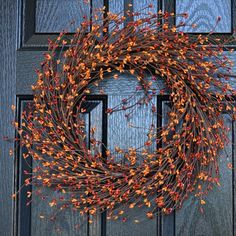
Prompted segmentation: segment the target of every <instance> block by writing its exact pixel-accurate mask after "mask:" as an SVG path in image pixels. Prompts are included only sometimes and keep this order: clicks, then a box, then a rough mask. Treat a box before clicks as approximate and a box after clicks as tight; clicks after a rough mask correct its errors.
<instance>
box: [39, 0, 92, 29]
mask: <svg viewBox="0 0 236 236" xmlns="http://www.w3.org/2000/svg"><path fill="white" fill-rule="evenodd" d="M84 16H86V17H87V19H89V17H90V4H85V3H84V2H83V0H66V1H65V0H37V1H36V24H35V26H36V29H35V30H36V32H37V33H46V32H50V33H51V32H53V33H54V32H61V31H62V30H67V31H68V32H75V31H76V28H77V27H78V26H79V25H80V23H81V22H82V21H83V17H84Z"/></svg>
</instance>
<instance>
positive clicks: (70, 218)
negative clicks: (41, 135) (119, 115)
mask: <svg viewBox="0 0 236 236" xmlns="http://www.w3.org/2000/svg"><path fill="white" fill-rule="evenodd" d="M91 102H93V103H94V102H95V103H96V104H98V105H97V106H96V107H95V108H94V109H93V110H92V111H91V112H89V113H86V114H85V115H84V119H85V122H86V124H85V126H86V128H85V130H86V133H87V139H86V140H87V141H86V142H87V144H88V145H89V140H90V138H89V136H90V132H89V131H90V129H91V128H92V127H96V132H95V134H94V135H95V138H96V140H98V141H101V140H102V122H101V121H102V116H103V115H102V108H103V104H102V102H101V101H91ZM91 102H90V103H91ZM100 148H101V147H100ZM22 158H23V157H22ZM34 163H35V166H34V167H36V166H37V163H36V162H34ZM34 189H35V190H37V188H36V187H34ZM44 194H45V195H46V196H48V197H47V199H46V200H44V201H42V200H41V199H40V197H38V196H36V195H34V196H33V197H32V204H31V235H35V236H51V235H52V236H53V235H55V236H56V235H58V233H60V234H63V235H65V236H74V235H78V234H79V235H81V236H87V235H90V236H97V235H100V234H101V218H100V215H99V214H97V215H95V216H90V220H92V223H88V221H87V220H88V216H86V215H85V216H81V215H80V214H79V211H73V210H72V209H67V210H64V211H58V210H57V209H56V208H51V207H50V206H49V202H50V201H51V200H52V199H54V198H55V199H58V198H59V196H65V195H63V194H60V193H57V192H55V191H54V190H53V189H44ZM54 215H55V220H53V221H52V220H50V217H52V216H54ZM40 216H43V217H45V218H43V219H41V218H40ZM38 229H40V230H38Z"/></svg>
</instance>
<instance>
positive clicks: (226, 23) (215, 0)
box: [176, 0, 231, 33]
mask: <svg viewBox="0 0 236 236" xmlns="http://www.w3.org/2000/svg"><path fill="white" fill-rule="evenodd" d="M184 12H187V13H188V14H189V18H188V19H187V20H185V19H183V18H182V17H178V18H177V21H176V23H177V24H179V23H180V22H181V21H184V22H186V23H187V24H188V25H189V24H190V25H191V24H197V28H195V29H193V28H192V27H191V26H185V27H183V28H182V27H181V30H183V31H185V32H197V33H200V32H201V33H204V32H209V31H212V30H213V31H214V32H217V33H229V32H231V0H208V1H205V0H176V13H177V14H180V13H184ZM218 16H220V17H221V21H220V22H219V24H218V25H217V26H216V28H215V29H214V27H215V25H216V21H217V17H218Z"/></svg>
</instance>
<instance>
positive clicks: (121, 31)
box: [19, 9, 235, 219]
mask: <svg viewBox="0 0 236 236" xmlns="http://www.w3.org/2000/svg"><path fill="white" fill-rule="evenodd" d="M101 11H102V13H103V11H104V9H102V10H101ZM98 15H99V14H98ZM130 16H132V17H134V18H135V19H134V20H133V21H132V22H128V23H127V22H126V17H124V16H122V15H119V14H112V13H110V12H108V13H107V16H106V18H105V19H104V20H103V21H101V20H99V17H98V16H95V17H94V19H93V22H91V21H90V20H86V19H85V21H84V22H83V23H82V24H81V27H80V28H78V30H77V32H76V33H75V34H74V35H73V37H72V38H71V39H68V37H67V33H66V32H63V33H61V34H60V36H59V37H58V38H57V39H56V40H55V41H50V42H49V52H48V53H46V54H45V59H44V61H43V62H42V63H41V68H40V69H39V70H37V75H38V79H37V83H36V84H35V85H34V86H32V89H33V91H34V99H33V104H31V107H30V108H28V109H27V111H25V112H23V114H22V119H23V122H22V126H21V128H19V133H20V135H21V145H22V146H23V147H26V149H27V153H25V154H24V158H29V157H32V158H33V160H35V161H37V162H38V163H39V165H38V166H36V167H34V168H33V170H32V171H33V174H32V175H30V176H29V178H27V179H26V181H25V185H29V184H36V185H37V186H42V187H43V188H53V189H55V191H58V192H61V193H62V194H63V193H71V194H69V195H67V197H65V198H63V197H60V199H52V201H51V202H50V205H51V206H60V209H64V208H67V207H69V206H70V207H72V208H74V209H78V210H79V212H80V213H81V214H87V213H89V214H95V213H98V212H103V211H105V210H106V211H107V218H108V219H110V218H112V219H117V218H122V217H123V216H122V215H123V214H124V209H125V207H129V208H134V207H136V206H137V207H141V206H146V207H147V208H148V212H147V216H148V217H149V218H153V216H154V215H155V214H156V213H159V212H162V213H165V214H169V213H171V212H172V211H173V210H174V209H177V208H180V207H181V206H182V203H183V201H184V199H186V198H187V197H188V195H189V194H190V193H191V192H193V191H195V196H197V197H198V198H199V201H200V204H201V205H204V204H205V201H204V196H205V194H206V193H207V192H208V191H209V190H211V189H212V187H213V186H214V185H216V184H219V167H218V157H219V152H220V151H221V150H223V149H224V146H225V143H226V142H227V131H228V130H227V128H226V127H225V126H224V120H223V115H222V113H223V111H228V112H229V113H230V114H231V115H232V116H234V112H235V107H234V105H233V102H232V96H233V95H235V91H234V89H233V88H232V87H231V86H230V85H229V80H230V77H232V76H233V75H232V72H231V67H232V62H231V61H230V60H229V58H228V57H227V56H225V55H224V54H223V49H224V47H225V45H226V44H227V43H229V42H227V41H225V42H223V43H222V41H220V40H218V39H215V40H214V41H212V39H211V34H212V33H209V34H208V35H198V36H197V37H196V36H193V35H188V34H185V33H184V32H182V31H181V27H183V26H185V23H183V22H182V23H180V24H179V25H177V26H171V25H170V24H169V23H168V22H169V20H170V19H171V18H174V17H183V18H187V14H186V13H184V14H181V15H174V14H170V13H163V12H158V13H157V14H153V13H147V14H146V15H144V14H142V17H141V16H140V13H130ZM218 21H220V18H219V19H218ZM125 22H126V24H125ZM193 27H194V26H193ZM88 28H90V31H89V32H88ZM61 48H62V49H61ZM118 72H120V73H123V72H128V73H130V74H131V75H133V76H135V77H136V78H137V80H138V81H139V83H140V86H139V87H138V88H136V89H137V90H142V91H144V93H145V96H144V98H143V99H142V100H141V101H139V103H143V104H144V103H148V102H150V101H151V100H152V98H153V97H154V96H156V95H157V90H156V89H155V88H154V87H155V84H156V83H157V82H158V81H160V80H162V81H163V82H164V84H165V89H164V90H161V91H160V93H161V94H169V97H170V101H171V111H170V112H169V114H168V117H169V120H168V124H167V125H166V126H163V127H162V129H161V130H160V129H159V130H155V129H154V130H153V129H152V128H150V132H149V133H148V139H147V141H146V142H145V143H144V145H143V147H142V149H141V153H138V152H137V150H136V149H135V148H129V149H128V151H125V150H122V149H121V148H118V147H117V148H116V150H115V151H114V152H113V151H111V150H109V149H108V148H107V150H106V155H105V156H104V155H102V153H101V151H99V149H98V148H97V149H96V152H92V151H91V150H90V149H89V148H88V147H87V145H86V143H85V136H86V134H85V130H84V126H85V123H84V119H83V117H82V114H83V113H84V108H83V106H82V104H83V102H84V101H85V100H86V96H87V95H88V94H89V93H90V88H91V86H92V85H93V86H97V85H98V84H99V82H100V81H102V80H104V79H105V78H109V75H110V78H109V79H112V78H111V77H114V79H118V74H116V73H118ZM147 74H148V75H151V79H147V77H146V75H147ZM149 78H150V76H149ZM126 102H127V101H122V102H121V104H123V105H122V106H121V108H120V107H118V108H109V109H108V110H107V111H106V112H107V113H108V114H110V115H112V113H113V112H116V110H119V109H123V110H127V109H129V107H128V106H126ZM152 112H153V113H154V114H157V110H156V107H155V106H152ZM91 132H92V133H93V130H91ZM153 143H154V144H160V143H161V145H159V146H158V147H157V148H156V149H155V150H154V151H149V149H148V147H149V146H150V145H152V144H153ZM91 145H92V146H93V147H94V148H95V147H96V146H97V145H98V141H97V140H96V139H92V140H91ZM116 153H119V155H122V156H123V159H125V160H126V161H125V162H120V161H117V160H116V158H115V157H116ZM138 156H139V158H140V156H141V159H142V161H141V162H138V161H137V159H138ZM29 195H31V194H29ZM117 209H118V210H117ZM114 212H116V214H113V213H114Z"/></svg>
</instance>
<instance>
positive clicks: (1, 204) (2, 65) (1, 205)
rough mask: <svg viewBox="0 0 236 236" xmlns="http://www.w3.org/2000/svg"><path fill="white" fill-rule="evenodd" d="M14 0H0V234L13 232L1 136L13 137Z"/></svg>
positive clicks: (10, 165)
mask: <svg viewBox="0 0 236 236" xmlns="http://www.w3.org/2000/svg"><path fill="white" fill-rule="evenodd" d="M16 29H17V1H16V0H8V1H5V0H0V42H1V49H0V57H1V60H0V91H1V92H0V93H1V94H0V117H1V121H0V235H1V236H10V235H12V234H13V224H14V223H13V206H14V201H13V199H12V197H11V196H12V194H13V188H14V187H13V186H14V157H10V155H9V150H10V149H12V150H14V142H11V141H9V142H8V141H4V137H6V136H7V137H9V138H14V135H15V132H14V129H13V128H12V125H11V122H12V121H13V120H14V112H12V111H11V105H12V104H15V96H14V95H15V88H16V83H15V81H16V45H17V31H16Z"/></svg>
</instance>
